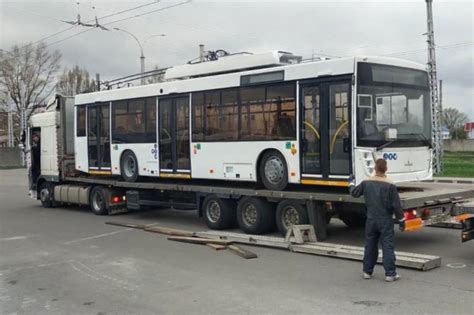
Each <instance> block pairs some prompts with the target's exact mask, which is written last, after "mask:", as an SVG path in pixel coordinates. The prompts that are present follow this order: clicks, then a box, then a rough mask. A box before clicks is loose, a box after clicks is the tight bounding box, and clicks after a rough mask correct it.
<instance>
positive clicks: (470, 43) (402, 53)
mask: <svg viewBox="0 0 474 315" xmlns="http://www.w3.org/2000/svg"><path fill="white" fill-rule="evenodd" d="M473 44H474V42H464V43H454V44H448V45H437V46H436V48H437V49H451V48H458V47H463V46H470V45H473ZM423 51H426V48H423V49H414V50H407V51H401V52H397V53H391V54H385V55H382V56H384V57H394V56H403V55H409V54H413V53H418V52H423Z"/></svg>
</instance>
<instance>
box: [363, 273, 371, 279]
mask: <svg viewBox="0 0 474 315" xmlns="http://www.w3.org/2000/svg"><path fill="white" fill-rule="evenodd" d="M363 276H364V279H365V280H369V279H372V275H371V274H368V273H367V272H364V275H363Z"/></svg>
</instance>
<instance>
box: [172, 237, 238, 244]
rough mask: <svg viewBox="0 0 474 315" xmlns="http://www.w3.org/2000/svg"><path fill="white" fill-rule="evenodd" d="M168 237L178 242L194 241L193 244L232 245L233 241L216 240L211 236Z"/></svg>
mask: <svg viewBox="0 0 474 315" xmlns="http://www.w3.org/2000/svg"><path fill="white" fill-rule="evenodd" d="M168 239H169V240H170V241H177V242H184V243H192V244H203V245H205V244H218V245H224V246H227V245H230V244H232V243H233V242H232V241H226V240H216V239H210V238H201V237H186V236H169V237H168Z"/></svg>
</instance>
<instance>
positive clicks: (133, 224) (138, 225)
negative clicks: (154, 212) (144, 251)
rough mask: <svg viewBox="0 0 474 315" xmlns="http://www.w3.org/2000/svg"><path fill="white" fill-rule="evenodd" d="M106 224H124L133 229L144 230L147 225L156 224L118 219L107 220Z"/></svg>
mask: <svg viewBox="0 0 474 315" xmlns="http://www.w3.org/2000/svg"><path fill="white" fill-rule="evenodd" d="M105 224H108V225H115V226H123V227H128V228H132V229H138V230H143V229H145V228H147V227H150V226H153V225H154V224H135V223H128V222H116V221H108V222H105Z"/></svg>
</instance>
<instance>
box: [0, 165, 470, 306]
mask: <svg viewBox="0 0 474 315" xmlns="http://www.w3.org/2000/svg"><path fill="white" fill-rule="evenodd" d="M107 220H111V218H110V217H99V216H94V215H92V214H91V213H89V212H88V210H87V209H86V208H80V207H61V208H54V209H44V208H42V207H41V206H40V203H39V202H38V201H35V200H32V199H30V198H29V197H28V196H27V187H26V176H25V171H24V170H4V171H0V313H1V314H10V313H18V314H56V313H61V314H64V313H69V314H77V313H84V314H112V313H128V314H130V313H135V314H314V313H328V314H329V313H330V314H336V313H339V314H341V313H377V314H380V313H395V314H411V313H435V314H438V313H442V314H462V313H464V314H473V313H474V241H471V242H470V243H466V244H461V242H460V239H459V230H450V229H441V228H426V229H424V230H423V231H420V232H415V233H404V234H401V233H397V244H396V248H397V249H398V250H403V251H411V252H418V253H424V254H433V255H439V256H441V257H442V267H440V268H437V269H435V270H432V271H428V272H421V271H415V270H408V269H399V272H400V274H401V275H402V279H401V280H400V281H398V282H394V283H385V282H384V281H383V269H382V268H381V267H378V268H377V269H376V272H375V278H374V279H372V280H363V279H362V277H361V263H359V262H354V261H348V260H343V259H336V258H327V257H318V256H312V255H304V254H296V253H290V252H288V251H284V250H276V249H269V248H259V247H253V248H250V247H248V248H249V249H251V250H252V251H254V252H255V253H257V254H258V258H257V259H251V260H244V259H242V258H240V257H238V256H236V255H234V254H232V253H230V252H228V251H219V252H217V251H214V250H213V249H211V248H208V247H206V246H201V245H192V244H185V243H176V242H172V241H168V240H167V239H166V237H164V236H162V235H158V234H153V233H148V232H143V231H139V230H132V229H127V228H121V227H114V226H109V225H105V224H104V222H105V221H107ZM113 220H123V221H127V222H136V223H146V224H148V223H159V224H160V225H163V226H169V227H178V228H184V229H189V230H194V231H199V230H205V229H206V228H205V225H204V223H203V222H202V221H201V220H200V219H198V218H197V214H196V213H195V212H178V211H170V210H166V211H147V212H138V213H130V214H124V215H117V216H114V217H113ZM329 233H330V239H329V241H330V242H334V243H343V244H351V245H353V244H356V245H362V243H363V232H362V231H354V230H350V229H348V228H346V227H345V226H344V225H342V224H341V223H340V222H339V221H338V220H333V222H331V225H330V229H329ZM453 264H454V265H453ZM448 265H449V266H454V267H458V268H451V267H449V266H448Z"/></svg>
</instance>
